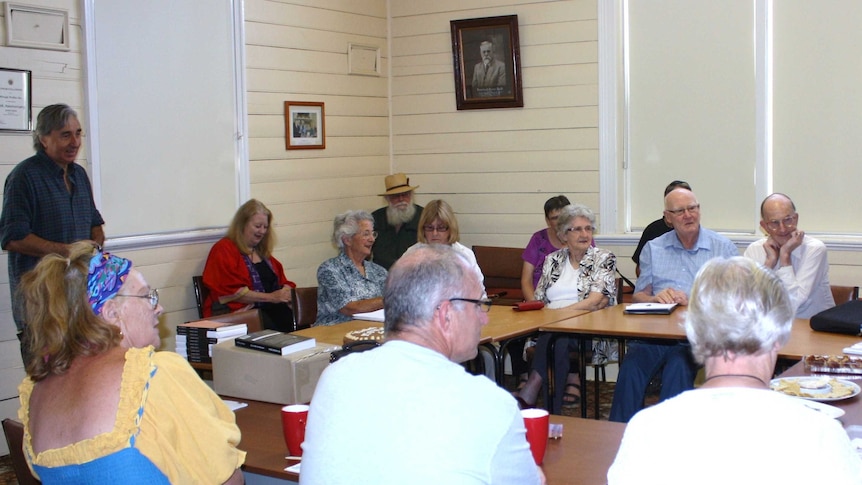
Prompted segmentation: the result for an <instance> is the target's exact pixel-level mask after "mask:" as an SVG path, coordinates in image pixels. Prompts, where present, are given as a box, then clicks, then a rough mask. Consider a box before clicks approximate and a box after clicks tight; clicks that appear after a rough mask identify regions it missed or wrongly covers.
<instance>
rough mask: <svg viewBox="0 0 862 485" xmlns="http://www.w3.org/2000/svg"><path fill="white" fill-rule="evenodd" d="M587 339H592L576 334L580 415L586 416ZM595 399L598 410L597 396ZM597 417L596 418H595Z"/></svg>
mask: <svg viewBox="0 0 862 485" xmlns="http://www.w3.org/2000/svg"><path fill="white" fill-rule="evenodd" d="M587 341H592V339H586V338H584V337H582V336H578V375H580V378H581V417H582V418H586V417H587ZM595 400H596V403H597V404H596V410H597V411H598V402H599V396H598V395H596V396H595ZM596 416H598V412H596ZM596 419H598V418H596Z"/></svg>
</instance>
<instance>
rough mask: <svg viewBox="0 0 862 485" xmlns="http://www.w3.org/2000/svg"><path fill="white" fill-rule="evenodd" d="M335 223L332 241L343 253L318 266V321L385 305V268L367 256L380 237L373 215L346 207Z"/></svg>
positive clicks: (344, 318) (335, 320)
mask: <svg viewBox="0 0 862 485" xmlns="http://www.w3.org/2000/svg"><path fill="white" fill-rule="evenodd" d="M332 225H333V230H332V243H333V244H335V245H336V246H338V249H339V250H340V252H341V253H340V254H339V255H338V256H336V257H334V258H331V259H328V260H326V261H324V262H323V264H321V265H320V267H319V268H317V285H318V288H317V321H316V322H315V323H314V324H315V325H334V324H336V323H340V322H346V321H348V320H351V319H352V317H353V315H354V314H356V313H363V312H373V311H376V310H380V309H381V308H383V284H384V283H385V282H386V270H385V269H383V266H380V265H379V264H376V263H373V262H371V261H369V260H368V257H369V256H371V247H372V246H374V240H375V239H376V238H377V233H376V232H375V231H374V218H373V217H371V214H369V213H368V212H366V211H347V212H345V213H343V214H339V215H337V216H335V220H334V221H333V223H332Z"/></svg>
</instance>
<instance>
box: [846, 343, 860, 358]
mask: <svg viewBox="0 0 862 485" xmlns="http://www.w3.org/2000/svg"><path fill="white" fill-rule="evenodd" d="M844 353H845V354H851V355H862V342H859V343H855V344H853V345H851V346H850V347H847V348H845V349H844Z"/></svg>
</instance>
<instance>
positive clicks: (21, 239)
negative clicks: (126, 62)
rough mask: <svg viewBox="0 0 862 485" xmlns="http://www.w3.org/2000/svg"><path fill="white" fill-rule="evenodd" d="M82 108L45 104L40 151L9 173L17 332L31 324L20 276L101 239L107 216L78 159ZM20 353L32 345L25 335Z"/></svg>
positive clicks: (2, 228) (7, 229)
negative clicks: (54, 256)
mask: <svg viewBox="0 0 862 485" xmlns="http://www.w3.org/2000/svg"><path fill="white" fill-rule="evenodd" d="M81 136H82V130H81V123H80V122H79V121H78V114H77V113H76V112H75V110H73V109H72V108H70V107H69V106H67V105H65V104H54V105H51V106H46V107H45V108H44V109H43V110H42V111H41V112H40V113H39V116H38V117H37V118H36V129H35V130H33V149H34V150H36V154H35V155H33V156H32V157H30V158H28V159H26V160H24V161H23V162H21V163H19V164H18V165H17V166H15V168H14V169H12V171H11V172H10V173H9V176H8V177H6V185H5V188H4V191H3V213H2V215H0V246H2V248H3V249H5V250H6V251H8V252H9V255H8V256H9V292H10V293H11V296H12V315H13V318H14V319H15V326H16V327H17V329H18V338H19V339H21V338H22V334H23V332H24V331H25V330H26V322H25V321H24V313H23V305H22V304H21V303H22V302H20V301H18V299H17V297H16V294H15V293H16V289H17V287H18V281H19V280H20V278H21V276H22V275H23V274H24V273H26V272H27V271H30V270H31V269H33V267H35V266H36V263H37V262H39V259H41V258H42V256H45V255H47V254H60V255H63V256H66V255H68V254H69V245H70V244H71V243H73V242H76V241H81V240H91V241H92V242H93V243H95V244H98V245H100V246H101V245H102V244H103V243H104V242H105V233H104V231H103V229H102V225H103V224H104V223H105V221H104V220H103V219H102V215H101V214H99V211H98V209H96V204H95V202H94V200H93V189H92V188H91V186H90V180H89V179H88V178H87V172H86V171H85V170H84V168H83V167H81V166H80V165H78V164H77V163H75V159H76V158H77V157H78V150H79V149H80V147H81ZM21 342H22V344H21V345H22V346H21V354H22V356H24V357H25V361H26V353H27V349H26V348H25V347H24V343H23V342H24V340H23V339H22V340H21Z"/></svg>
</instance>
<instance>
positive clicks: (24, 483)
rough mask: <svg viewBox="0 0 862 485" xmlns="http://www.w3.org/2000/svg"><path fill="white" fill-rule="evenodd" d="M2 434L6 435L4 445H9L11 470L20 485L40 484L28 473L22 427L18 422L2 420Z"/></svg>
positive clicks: (7, 419)
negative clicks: (13, 471)
mask: <svg viewBox="0 0 862 485" xmlns="http://www.w3.org/2000/svg"><path fill="white" fill-rule="evenodd" d="M3 433H5V434H6V443H7V444H8V445H9V458H11V459H12V469H13V470H15V475H16V476H17V477H18V483H20V484H21V485H35V484H39V483H42V482H40V481H39V480H37V479H36V477H34V476H33V474H32V473H30V467H28V466H27V459H26V458H24V425H23V424H21V423H20V422H18V421H16V420H14V419H9V418H6V419H4V420H3Z"/></svg>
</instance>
